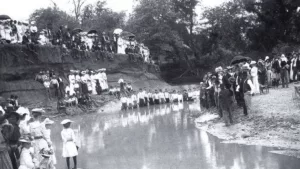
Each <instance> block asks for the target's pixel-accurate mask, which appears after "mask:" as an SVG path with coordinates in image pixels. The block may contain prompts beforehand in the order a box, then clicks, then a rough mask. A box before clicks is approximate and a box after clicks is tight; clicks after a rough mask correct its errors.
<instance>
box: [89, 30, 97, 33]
mask: <svg viewBox="0 0 300 169" xmlns="http://www.w3.org/2000/svg"><path fill="white" fill-rule="evenodd" d="M97 33H98V32H97V31H96V30H90V31H88V33H87V34H97Z"/></svg>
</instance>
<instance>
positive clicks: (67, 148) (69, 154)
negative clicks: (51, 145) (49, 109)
mask: <svg viewBox="0 0 300 169" xmlns="http://www.w3.org/2000/svg"><path fill="white" fill-rule="evenodd" d="M71 123H72V121H71V120H69V119H65V120H63V121H62V122H61V124H62V125H63V126H64V129H63V130H62V131H61V137H62V140H63V149H62V156H63V157H64V158H66V162H67V167H68V169H71V168H70V158H73V162H74V168H73V169H77V156H78V150H77V146H76V144H75V133H74V131H73V130H72V129H71V128H70V126H71Z"/></svg>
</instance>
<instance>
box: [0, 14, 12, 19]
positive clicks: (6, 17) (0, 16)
mask: <svg viewBox="0 0 300 169" xmlns="http://www.w3.org/2000/svg"><path fill="white" fill-rule="evenodd" d="M7 19H11V18H10V17H9V16H8V15H0V20H7Z"/></svg>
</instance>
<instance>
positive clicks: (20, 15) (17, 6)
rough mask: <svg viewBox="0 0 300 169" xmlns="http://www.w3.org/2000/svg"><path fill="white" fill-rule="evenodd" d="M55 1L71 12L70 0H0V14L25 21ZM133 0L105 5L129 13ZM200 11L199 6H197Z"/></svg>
mask: <svg viewBox="0 0 300 169" xmlns="http://www.w3.org/2000/svg"><path fill="white" fill-rule="evenodd" d="M52 1H53V2H55V3H56V4H57V5H58V7H59V8H60V9H62V10H64V11H66V12H68V13H71V12H72V4H71V1H72V0H0V4H1V5H0V15H1V14H6V15H9V16H10V17H11V18H12V19H14V20H20V21H26V20H27V19H28V18H29V15H30V14H31V13H33V12H34V11H35V10H36V9H39V8H47V7H49V6H53V3H52ZM133 1H134V0H107V7H109V8H111V9H112V10H114V11H116V12H120V11H126V12H127V13H130V12H131V11H132V8H133V4H134V3H133ZM225 1H227V0H202V4H203V6H205V7H214V6H217V5H220V4H221V3H223V2H225ZM86 2H87V3H95V2H97V0H86ZM197 10H198V11H197V12H198V13H200V12H201V11H200V8H197Z"/></svg>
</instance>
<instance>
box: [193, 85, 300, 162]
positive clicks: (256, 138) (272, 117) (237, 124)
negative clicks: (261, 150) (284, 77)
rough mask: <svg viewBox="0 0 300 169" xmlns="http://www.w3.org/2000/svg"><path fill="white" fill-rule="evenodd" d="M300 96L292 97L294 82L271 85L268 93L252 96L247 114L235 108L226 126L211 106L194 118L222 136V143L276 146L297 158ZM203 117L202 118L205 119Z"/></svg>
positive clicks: (207, 129)
mask: <svg viewBox="0 0 300 169" xmlns="http://www.w3.org/2000/svg"><path fill="white" fill-rule="evenodd" d="M299 107H300V99H298V100H297V99H294V85H290V88H287V89H282V88H278V89H271V90H270V93H269V94H266V95H257V96H254V97H253V98H252V110H251V113H250V114H249V116H248V117H245V116H244V115H243V110H242V109H240V108H237V107H236V108H235V109H234V112H233V120H234V124H233V125H231V126H229V127H226V126H225V124H224V121H223V120H222V119H219V118H218V116H216V115H211V112H216V111H214V110H209V111H206V112H204V113H203V114H201V116H200V117H198V118H197V119H196V120H195V123H196V126H197V127H198V128H199V129H202V130H205V131H207V132H208V133H210V134H212V135H214V136H216V137H218V138H220V139H223V140H224V141H223V142H224V143H237V144H247V145H261V146H267V147H278V148H280V149H282V151H276V152H274V153H278V154H284V155H289V156H294V157H298V158H300V110H299ZM204 121H205V122H204Z"/></svg>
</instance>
